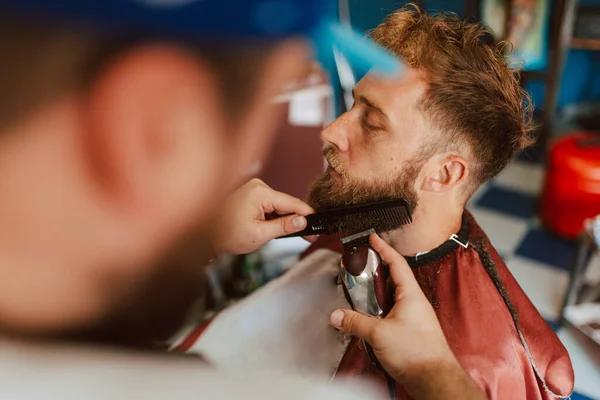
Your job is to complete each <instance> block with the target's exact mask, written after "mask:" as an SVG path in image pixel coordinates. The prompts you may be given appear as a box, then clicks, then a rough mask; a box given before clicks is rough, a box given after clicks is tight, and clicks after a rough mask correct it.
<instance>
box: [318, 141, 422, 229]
mask: <svg viewBox="0 0 600 400" xmlns="http://www.w3.org/2000/svg"><path fill="white" fill-rule="evenodd" d="M324 155H325V158H326V159H327V162H328V163H329V165H330V166H331V167H332V168H333V169H334V170H335V171H336V172H337V173H338V174H339V175H340V178H339V179H335V178H334V177H332V176H331V175H330V174H329V173H328V172H325V173H324V174H323V175H321V176H320V177H319V178H317V179H316V180H315V181H314V182H313V184H312V188H311V190H310V193H309V195H308V200H307V202H308V204H309V205H310V206H311V207H313V208H314V209H315V210H316V211H324V210H331V209H335V208H340V207H349V206H355V205H360V204H368V203H375V202H381V201H386V200H397V199H400V198H403V199H405V200H406V201H407V203H408V205H409V208H410V212H411V213H414V211H415V209H416V208H417V206H418V203H419V197H418V195H417V192H416V190H415V188H414V184H415V181H416V179H417V176H418V175H419V172H420V171H421V167H422V166H423V164H424V161H423V160H422V159H419V158H417V157H414V158H413V159H411V160H410V161H407V162H405V163H404V167H403V168H402V170H401V172H399V173H397V174H393V175H390V176H387V177H381V178H376V179H371V180H358V179H355V178H352V177H350V176H349V175H348V173H347V172H346V171H345V169H344V167H343V165H342V164H341V162H340V160H339V157H338V155H337V152H336V150H335V149H334V148H332V147H329V148H327V149H325V151H324ZM376 226H378V221H377V220H376V219H375V218H373V219H372V220H371V219H369V218H364V217H362V218H360V219H357V218H352V217H347V218H344V220H343V221H339V226H337V227H336V229H335V230H336V231H338V232H344V233H346V234H352V233H358V232H362V231H365V230H367V229H370V228H373V227H376Z"/></svg>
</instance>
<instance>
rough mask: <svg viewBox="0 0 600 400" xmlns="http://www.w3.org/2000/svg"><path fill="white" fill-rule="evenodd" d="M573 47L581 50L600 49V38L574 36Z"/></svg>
mask: <svg viewBox="0 0 600 400" xmlns="http://www.w3.org/2000/svg"><path fill="white" fill-rule="evenodd" d="M571 48H572V49H579V50H600V39H583V38H572V39H571Z"/></svg>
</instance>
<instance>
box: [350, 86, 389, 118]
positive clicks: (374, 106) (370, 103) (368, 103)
mask: <svg viewBox="0 0 600 400" xmlns="http://www.w3.org/2000/svg"><path fill="white" fill-rule="evenodd" d="M352 97H353V98H354V100H358V101H359V102H361V103H363V104H365V105H366V106H367V107H369V108H372V109H374V110H377V111H379V112H380V113H381V115H383V116H384V118H385V119H386V120H387V121H389V120H390V119H389V117H388V116H387V114H386V113H385V111H383V109H382V108H381V107H380V106H379V105H378V104H377V103H375V102H373V101H371V100H369V99H368V98H367V97H366V96H364V95H362V94H361V95H358V98H357V97H356V91H355V90H354V89H352Z"/></svg>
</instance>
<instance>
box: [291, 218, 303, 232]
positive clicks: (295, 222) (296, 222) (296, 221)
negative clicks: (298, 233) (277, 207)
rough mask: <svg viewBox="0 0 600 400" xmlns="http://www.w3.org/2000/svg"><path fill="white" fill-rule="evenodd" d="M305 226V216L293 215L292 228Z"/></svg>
mask: <svg viewBox="0 0 600 400" xmlns="http://www.w3.org/2000/svg"><path fill="white" fill-rule="evenodd" d="M305 226H306V218H304V217H294V218H293V219H292V227H293V228H294V229H302V228H304V227H305Z"/></svg>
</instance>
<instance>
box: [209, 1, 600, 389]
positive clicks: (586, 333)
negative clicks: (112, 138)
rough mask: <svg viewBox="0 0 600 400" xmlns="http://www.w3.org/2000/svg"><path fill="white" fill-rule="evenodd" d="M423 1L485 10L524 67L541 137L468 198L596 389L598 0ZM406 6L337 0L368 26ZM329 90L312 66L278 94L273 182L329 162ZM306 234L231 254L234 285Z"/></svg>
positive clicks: (286, 261) (445, 8)
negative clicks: (324, 139)
mask: <svg viewBox="0 0 600 400" xmlns="http://www.w3.org/2000/svg"><path fill="white" fill-rule="evenodd" d="M400 3H401V2H400ZM416 3H417V4H418V5H419V6H420V7H422V8H423V9H425V10H427V12H429V13H436V12H453V13H456V14H458V15H459V16H460V17H461V18H463V19H468V20H470V21H479V22H481V23H483V24H484V25H485V26H487V27H489V28H490V30H491V32H492V33H493V36H494V40H496V41H502V40H506V41H509V42H510V43H511V44H512V46H513V50H512V53H511V54H507V55H506V57H507V59H508V60H510V62H511V63H513V65H516V66H517V67H518V68H520V69H521V75H520V81H519V83H520V85H522V87H523V88H524V89H525V90H526V91H527V93H528V94H529V95H530V96H531V100H532V103H533V106H534V107H535V108H534V119H535V132H534V136H535V144H533V145H532V146H530V147H528V148H526V149H524V150H522V151H521V152H519V153H518V154H517V155H516V156H515V157H514V158H513V159H512V161H511V162H510V163H509V164H508V165H507V166H506V168H504V169H503V170H502V171H501V172H500V173H499V174H498V175H497V176H496V177H494V178H492V179H490V180H489V181H488V182H486V183H484V184H483V185H482V186H481V187H480V188H479V189H478V190H477V191H476V192H475V193H474V195H473V196H472V197H471V198H470V200H469V201H468V204H467V207H466V208H467V210H468V211H469V212H470V213H471V214H472V215H473V216H474V217H475V219H476V220H477V222H478V224H479V225H480V226H481V228H482V229H483V230H484V231H485V232H486V234H487V235H488V236H489V238H490V241H491V243H492V245H493V246H494V247H495V248H496V250H497V251H498V253H499V254H500V256H501V257H502V259H503V260H504V262H505V263H506V265H507V267H508V269H509V270H510V272H511V273H512V274H513V276H514V277H515V278H516V280H517V281H518V283H519V285H520V286H521V288H522V289H523V290H524V291H525V293H526V294H527V296H528V297H529V299H530V300H531V301H532V302H533V304H534V305H535V307H536V308H537V310H538V311H539V312H540V314H541V315H542V316H543V318H544V320H545V321H546V322H547V323H548V324H549V325H550V326H551V327H552V329H553V330H554V331H555V332H557V334H558V337H559V338H560V340H561V341H562V343H563V344H564V345H565V347H566V348H567V350H568V352H569V355H570V357H571V361H572V363H573V367H574V371H575V392H574V393H573V394H572V396H571V399H600V253H598V248H599V245H600V3H599V2H598V1H596V0H580V1H575V0H523V1H518V0H514V1H503V0H481V1H476V0H465V1H461V0H435V1H434V0H426V1H419V2H416ZM399 5H401V4H399V2H398V1H395V0H369V1H365V0H348V1H345V2H344V1H341V2H340V11H339V12H340V18H341V19H342V21H344V22H345V23H347V24H348V25H351V26H352V27H353V28H354V29H357V30H359V31H361V32H369V30H372V29H374V28H375V27H376V26H377V25H378V24H380V23H381V22H382V20H383V18H385V16H386V15H387V14H388V13H389V12H390V11H392V10H395V9H397V8H398V7H399ZM343 67H346V66H345V65H341V66H339V67H338V71H339V75H340V81H341V82H340V83H339V87H338V91H339V93H341V95H340V97H339V98H341V99H343V100H342V106H341V107H346V108H343V109H342V111H345V110H348V109H349V108H351V107H352V104H353V102H354V101H355V100H353V99H352V95H351V89H352V87H353V86H354V85H355V84H356V82H357V81H358V80H359V79H360V77H356V76H355V75H353V74H352V71H351V70H346V69H344V68H343ZM344 72H348V74H347V76H346V75H344ZM329 94H330V89H329V87H328V86H327V85H326V84H324V83H323V80H322V76H321V75H320V74H319V73H318V72H314V73H311V74H309V76H308V78H307V79H306V81H304V82H301V83H299V86H298V87H296V88H294V89H293V90H290V91H289V92H288V93H286V94H284V95H281V96H280V97H278V99H277V101H281V102H284V103H286V105H287V107H288V121H287V123H286V125H285V126H284V127H282V128H281V129H280V131H279V132H278V134H277V138H276V142H275V144H274V150H273V152H272V156H271V159H270V160H269V162H268V163H267V165H265V169H264V172H263V173H262V175H261V179H263V180H264V181H265V182H266V183H267V184H269V185H270V186H271V187H273V188H275V189H277V190H280V191H283V192H286V193H290V194H292V195H294V196H297V197H299V198H304V197H305V196H306V193H308V191H309V190H310V186H311V183H312V181H313V180H314V177H315V176H317V175H318V174H319V173H320V172H321V171H322V169H323V157H322V154H321V151H320V149H321V139H320V137H319V134H320V133H321V131H322V130H323V127H324V126H325V125H326V124H327V123H328V122H329V120H328V119H327V116H326V115H324V114H323V109H322V107H320V105H319V103H320V102H321V101H322V99H323V96H328V95H329ZM337 115H339V112H338V114H337ZM308 245H309V243H307V242H306V241H303V240H302V239H299V238H295V239H291V238H290V239H280V240H274V241H272V242H270V243H268V244H267V245H266V246H265V247H263V248H262V249H261V250H260V251H258V252H256V253H253V254H250V255H247V256H244V257H245V258H244V260H243V261H242V260H239V259H238V260H236V261H234V262H233V263H234V265H236V266H235V267H234V269H233V271H235V272H234V274H235V275H236V276H237V277H238V278H237V280H235V281H234V282H235V285H238V286H236V287H237V289H235V290H236V291H237V293H236V294H235V295H233V296H234V297H238V296H242V295H243V294H242V293H248V292H250V291H253V290H255V289H256V288H258V287H260V286H262V285H264V284H265V283H266V282H268V281H269V280H270V279H272V278H273V277H275V276H278V275H279V274H281V273H282V272H283V271H284V270H286V269H287V268H288V266H292V265H294V264H295V263H296V262H297V258H298V255H299V254H301V253H302V252H304V251H305V250H306V248H307V247H308ZM219 262H221V261H219ZM222 262H225V263H230V262H231V261H230V260H222ZM216 268H222V265H219V266H218V267H216ZM215 282H216V280H215ZM234 282H230V283H229V284H233V283H234ZM222 283H223V282H222ZM222 287H223V286H221V288H222ZM229 290H234V289H233V287H232V288H230V289H229ZM217 293H219V296H218V298H219V302H220V304H222V305H223V306H224V304H227V303H228V302H229V301H231V299H230V295H228V294H227V291H221V289H219V292H217ZM230 293H233V292H230ZM515 398H517V397H515Z"/></svg>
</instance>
